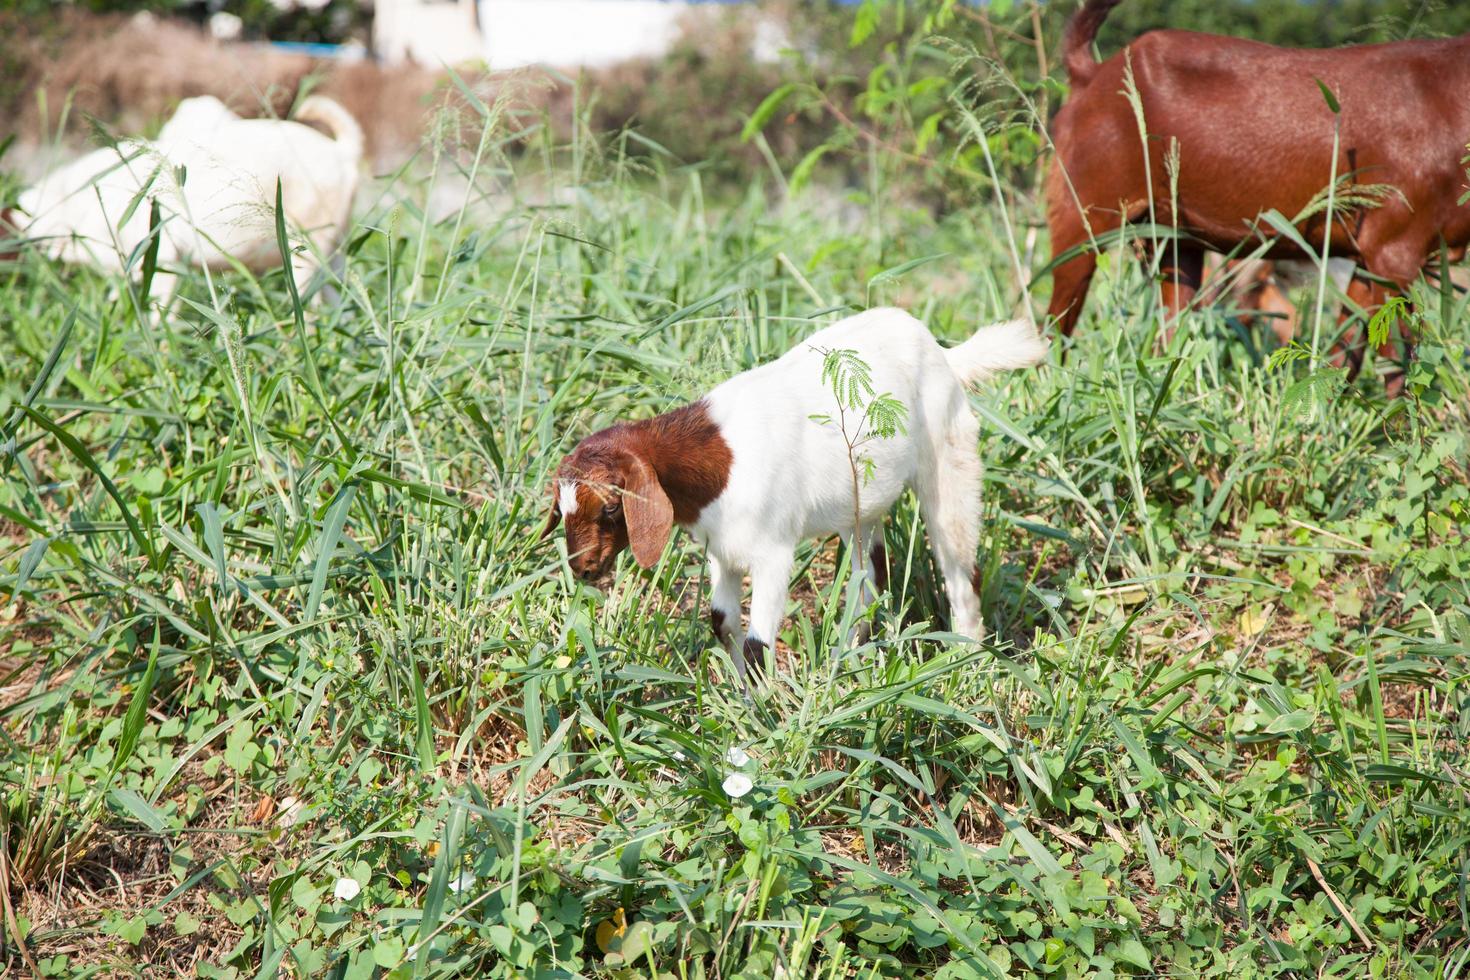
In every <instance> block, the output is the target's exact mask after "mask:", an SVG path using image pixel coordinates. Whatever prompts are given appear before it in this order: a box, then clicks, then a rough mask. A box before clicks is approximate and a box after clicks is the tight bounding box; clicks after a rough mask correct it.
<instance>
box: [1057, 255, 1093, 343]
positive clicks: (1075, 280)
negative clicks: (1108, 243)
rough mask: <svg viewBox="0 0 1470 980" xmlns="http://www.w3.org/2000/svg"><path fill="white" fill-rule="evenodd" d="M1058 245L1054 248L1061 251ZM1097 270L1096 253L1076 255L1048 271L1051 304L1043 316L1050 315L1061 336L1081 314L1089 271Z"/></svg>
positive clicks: (1069, 329) (1090, 280)
mask: <svg viewBox="0 0 1470 980" xmlns="http://www.w3.org/2000/svg"><path fill="white" fill-rule="evenodd" d="M1067 247H1070V246H1067ZM1065 250H1066V249H1065V248H1063V247H1058V248H1057V251H1058V252H1061V251H1065ZM1096 271H1097V256H1095V255H1092V254H1090V253H1089V254H1086V255H1079V256H1077V257H1076V258H1075V259H1072V260H1071V261H1070V262H1064V263H1063V264H1061V265H1059V266H1057V268H1056V269H1054V270H1053V271H1052V274H1051V305H1050V306H1049V307H1047V311H1046V313H1047V316H1049V317H1051V318H1052V319H1053V320H1054V321H1055V322H1056V325H1057V329H1058V330H1060V331H1061V333H1062V336H1064V337H1070V336H1072V331H1073V330H1076V329H1077V321H1078V320H1079V319H1080V318H1081V316H1082V304H1083V303H1085V302H1087V289H1088V287H1089V286H1091V285H1092V274H1093V273H1094V272H1096Z"/></svg>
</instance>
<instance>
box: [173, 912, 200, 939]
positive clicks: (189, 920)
mask: <svg viewBox="0 0 1470 980" xmlns="http://www.w3.org/2000/svg"><path fill="white" fill-rule="evenodd" d="M200 925H201V923H200V921H199V920H198V919H196V918H194V916H192V915H190V914H189V912H188V911H187V910H185V911H183V912H180V913H179V914H178V915H176V916H174V933H175V934H177V935H180V936H192V935H193V934H194V933H196V932H198V931H199V926H200Z"/></svg>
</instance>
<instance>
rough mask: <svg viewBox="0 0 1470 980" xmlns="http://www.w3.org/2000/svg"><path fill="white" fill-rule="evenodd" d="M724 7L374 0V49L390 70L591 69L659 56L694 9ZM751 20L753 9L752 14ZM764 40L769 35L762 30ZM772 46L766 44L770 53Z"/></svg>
mask: <svg viewBox="0 0 1470 980" xmlns="http://www.w3.org/2000/svg"><path fill="white" fill-rule="evenodd" d="M735 5H741V6H744V5H745V4H732V3H731V2H730V0H377V6H376V12H375V14H374V17H373V48H374V50H375V51H376V52H377V54H378V57H379V58H381V59H383V60H384V61H387V62H389V63H396V62H401V61H406V60H412V61H415V62H418V63H419V64H422V65H424V66H426V67H437V66H438V65H440V64H446V65H450V66H454V65H461V64H467V63H476V62H484V63H486V64H487V65H488V66H489V67H490V69H491V70H494V71H501V70H505V69H510V68H522V67H525V66H527V65H550V66H553V67H561V68H577V67H598V66H602V65H609V64H613V63H616V62H619V61H624V60H626V59H629V58H638V57H647V56H655V55H659V54H662V53H663V52H664V51H667V50H668V48H669V45H670V44H672V43H673V41H674V40H675V39H676V38H677V37H678V34H679V27H680V23H681V21H682V20H683V19H684V17H685V16H686V15H688V14H689V13H690V12H691V11H692V10H694V9H696V8H706V9H707V8H711V7H728V6H735ZM752 13H754V9H753V8H752ZM764 33H769V31H765V32H764ZM775 46H778V44H765V45H763V47H768V48H772V50H773V51H774V47H775Z"/></svg>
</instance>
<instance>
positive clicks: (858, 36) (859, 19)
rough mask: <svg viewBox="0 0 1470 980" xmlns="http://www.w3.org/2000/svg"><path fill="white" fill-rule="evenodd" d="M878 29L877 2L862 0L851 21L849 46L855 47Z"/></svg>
mask: <svg viewBox="0 0 1470 980" xmlns="http://www.w3.org/2000/svg"><path fill="white" fill-rule="evenodd" d="M877 29H878V4H877V3H876V2H875V0H863V2H862V5H861V6H859V7H858V9H857V13H856V15H855V16H854V17H853V21H852V33H851V34H850V35H849V36H848V39H847V43H848V46H849V47H854V48H855V47H857V46H858V45H859V44H862V43H863V42H864V41H866V40H867V39H868V38H870V37H872V36H873V32H874V31H875V30H877Z"/></svg>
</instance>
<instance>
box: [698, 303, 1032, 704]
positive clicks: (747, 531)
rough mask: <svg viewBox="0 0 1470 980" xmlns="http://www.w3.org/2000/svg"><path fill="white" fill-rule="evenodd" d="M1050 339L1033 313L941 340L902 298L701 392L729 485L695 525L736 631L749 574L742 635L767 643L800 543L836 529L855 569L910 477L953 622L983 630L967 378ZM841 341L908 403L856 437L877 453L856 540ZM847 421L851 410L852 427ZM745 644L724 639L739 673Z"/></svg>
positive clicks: (977, 473)
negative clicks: (840, 400) (959, 338)
mask: <svg viewBox="0 0 1470 980" xmlns="http://www.w3.org/2000/svg"><path fill="white" fill-rule="evenodd" d="M1048 346H1049V345H1048V343H1047V342H1046V341H1045V340H1043V339H1042V338H1041V337H1040V336H1039V335H1038V333H1037V331H1036V327H1035V325H1034V324H1032V323H1031V322H1030V321H1027V320H1012V321H1010V322H1007V323H997V324H994V325H992V326H988V327H983V328H981V329H980V330H979V331H977V332H976V333H975V334H974V336H972V337H971V338H970V339H969V340H966V341H965V342H964V343H962V344H960V345H959V346H957V347H952V348H948V349H946V348H944V347H941V346H940V345H939V344H938V342H936V341H935V339H934V336H933V334H931V333H930V332H929V329H928V328H927V327H926V326H925V325H924V324H923V323H921V322H920V321H918V320H916V319H914V318H913V317H912V316H910V315H909V314H907V313H905V312H903V311H902V310H897V309H877V310H869V311H868V312H866V313H861V314H858V315H857V316H853V317H849V318H847V319H845V320H842V321H840V322H838V323H836V324H833V325H832V326H830V327H828V328H826V329H825V330H822V331H820V332H818V333H816V334H813V335H812V336H811V337H808V338H807V339H806V340H804V341H802V342H801V344H800V345H798V346H797V347H795V348H793V349H792V350H790V351H788V352H787V353H786V354H785V355H783V356H782V357H781V358H779V359H778V360H776V361H773V362H772V363H770V364H767V365H765V366H763V367H759V368H756V369H754V370H752V371H747V372H745V373H744V374H740V375H737V376H736V377H734V378H732V379H730V380H729V381H727V382H725V383H724V384H722V385H720V386H719V387H717V388H715V389H714V390H713V391H711V392H710V393H709V395H708V396H706V398H705V402H706V404H707V406H708V409H709V413H710V416H711V418H712V420H713V421H714V422H715V423H716V424H717V425H718V426H719V429H720V434H721V435H722V436H723V437H724V439H725V442H726V443H727V444H728V445H729V447H730V452H731V455H732V457H733V463H732V465H731V469H730V474H729V479H728V481H727V483H726V485H725V488H724V490H723V491H722V492H721V494H720V496H719V497H717V498H716V499H715V500H714V501H712V502H711V503H710V504H709V505H707V506H706V507H705V508H704V510H703V511H702V512H701V513H700V515H699V517H698V519H697V520H696V521H695V523H694V524H693V525H692V526H691V527H690V528H689V530H690V532H691V534H692V535H693V537H694V538H695V539H696V540H697V541H699V542H701V543H703V544H704V545H705V546H706V547H707V548H708V553H709V571H710V583H711V586H712V589H713V595H712V596H711V606H712V607H713V609H714V610H716V611H718V612H720V613H723V614H724V616H725V621H726V622H727V623H729V624H731V630H730V633H731V634H733V633H736V632H738V631H739V625H738V624H739V622H740V619H739V617H740V598H741V575H742V573H744V572H748V573H749V574H750V579H751V603H750V623H749V631H748V634H747V636H748V637H749V638H753V639H755V640H758V641H760V642H761V643H763V644H765V645H766V647H768V648H770V647H773V646H774V644H775V640H776V631H777V629H778V628H779V626H780V624H781V618H782V616H783V614H784V613H785V610H786V600H787V594H788V589H789V586H790V578H791V569H792V564H793V561H794V558H795V554H796V546H797V543H798V542H799V541H801V540H802V539H803V538H808V537H814V536H819V535H822V536H825V535H828V534H841V535H843V536H844V537H845V538H846V540H847V544H848V553H849V554H850V555H851V556H852V560H853V563H854V570H856V569H857V568H858V564H857V563H858V562H859V561H861V560H862V556H864V555H868V554H871V552H872V548H873V545H874V543H876V542H881V541H882V534H883V518H884V516H885V515H886V514H887V512H888V510H889V509H890V508H891V507H892V506H893V504H894V502H895V501H896V500H897V499H898V496H899V494H900V493H902V492H903V489H904V487H906V486H912V487H913V488H914V491H915V493H916V494H917V495H918V498H919V506H920V508H921V511H922V514H923V517H924V523H925V525H926V526H927V527H928V529H929V537H930V540H931V541H932V542H933V546H934V550H935V553H936V557H937V558H938V560H939V566H940V568H941V570H942V572H943V575H944V585H945V590H946V592H948V594H949V601H950V608H951V610H952V613H951V616H952V625H953V628H954V631H955V632H956V633H960V634H963V635H965V636H968V637H971V638H974V639H976V640H978V639H980V638H981V622H980V600H979V597H978V596H976V594H975V591H974V588H973V587H972V585H971V573H972V571H973V568H974V564H975V552H976V549H977V548H978V547H979V543H980V481H981V461H980V451H979V435H980V426H979V423H978V422H977V421H976V419H975V416H974V414H973V413H972V412H971V410H970V405H969V401H968V398H967V397H966V389H967V388H968V387H969V386H971V385H974V384H977V383H979V382H981V381H983V380H985V379H986V378H988V377H990V376H991V375H993V374H995V373H997V372H999V371H1007V370H1013V369H1018V368H1024V367H1029V366H1031V365H1033V364H1036V363H1038V362H1039V361H1041V360H1043V359H1044V358H1045V357H1046V353H1047V349H1048ZM833 350H851V351H855V352H856V354H857V356H858V357H860V358H861V359H862V360H863V361H864V362H866V363H867V365H868V367H869V368H870V369H871V371H872V381H873V386H874V390H875V391H876V392H877V393H879V394H887V395H889V396H890V397H892V398H895V399H897V400H899V401H901V402H902V403H903V404H904V406H905V407H906V409H907V412H908V417H907V420H906V422H905V430H906V431H904V432H901V433H898V434H896V435H894V436H893V437H892V438H888V439H872V440H870V441H868V442H866V443H865V444H864V445H862V446H861V447H860V449H859V450H858V452H859V453H860V454H861V456H862V457H864V458H866V459H868V460H871V462H872V464H873V466H872V473H871V478H870V479H868V480H866V482H863V481H862V480H861V479H860V480H859V483H860V488H859V493H858V501H859V504H858V508H857V510H858V515H859V525H860V530H861V534H862V541H860V542H858V541H854V540H853V536H854V529H853V509H854V508H853V492H852V472H851V469H850V464H849V458H848V447H847V444H846V442H845V440H844V437H843V433H842V430H841V428H840V427H839V425H838V423H837V421H836V420H837V418H838V410H837V402H836V398H835V396H834V394H833V392H832V391H831V389H830V388H829V387H827V386H826V385H824V384H823V382H822V363H823V360H824V356H825V355H824V353H823V352H824V351H833ZM848 415H849V417H851V415H852V412H851V411H849V412H848ZM814 416H818V417H820V416H829V417H830V418H831V419H832V420H833V421H831V422H829V423H827V424H823V423H822V422H820V421H817V420H815V419H814V418H813V417H814ZM851 429H852V423H851V422H849V430H850V431H849V435H853V434H854V433H853V432H851ZM727 635H728V634H727ZM742 646H743V644H741V645H735V644H733V643H731V647H730V649H729V652H730V654H731V658H732V659H733V660H734V662H735V664H736V665H737V670H738V671H739V672H740V673H741V674H742V676H743V674H744V669H745V665H744V661H743V657H742V656H741V655H740V650H741V648H742Z"/></svg>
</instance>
